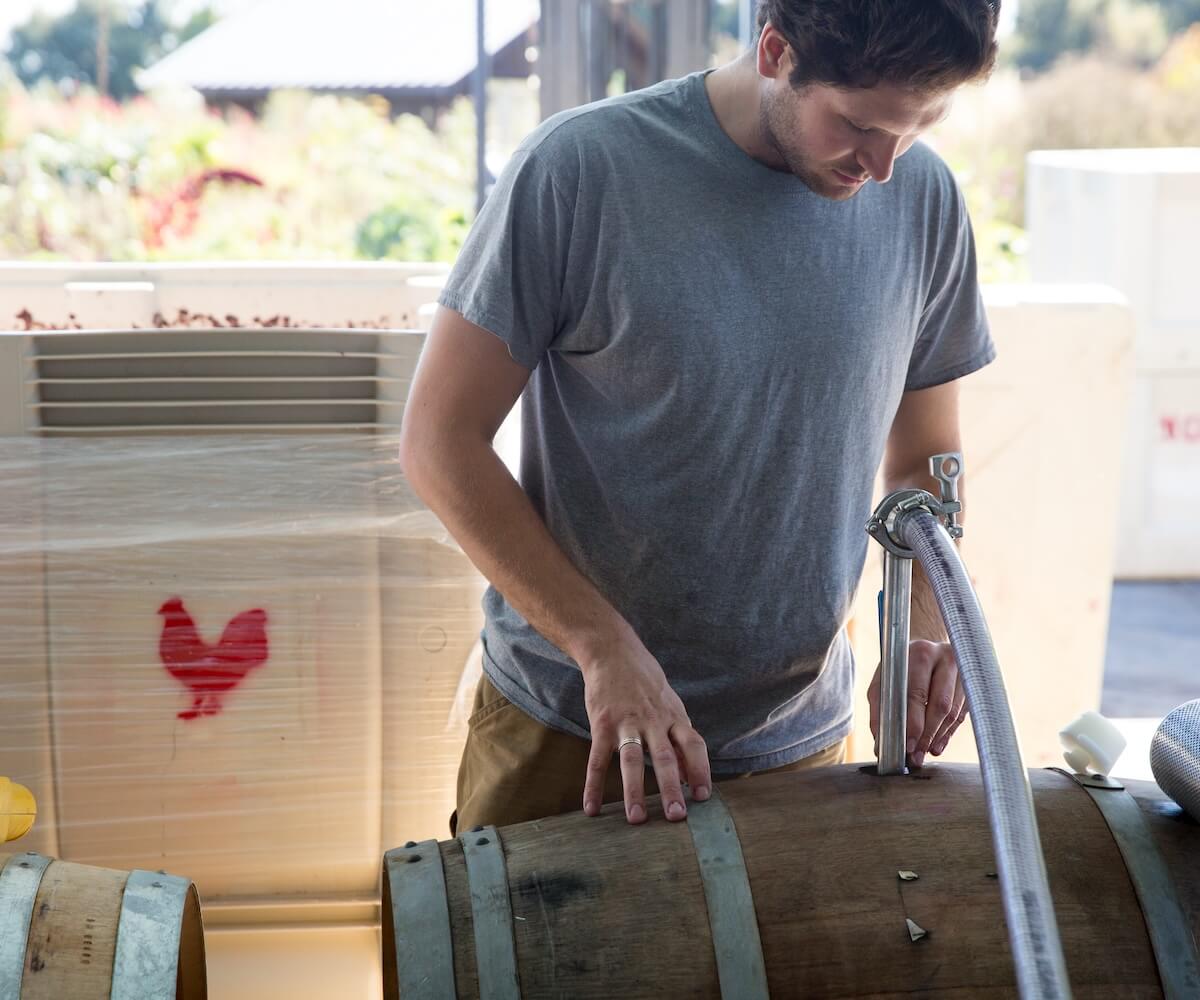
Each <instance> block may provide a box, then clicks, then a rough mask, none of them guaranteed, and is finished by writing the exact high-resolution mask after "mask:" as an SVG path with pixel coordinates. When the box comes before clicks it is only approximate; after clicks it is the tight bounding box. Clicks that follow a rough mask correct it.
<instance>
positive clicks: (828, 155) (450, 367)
mask: <svg viewBox="0 0 1200 1000" xmlns="http://www.w3.org/2000/svg"><path fill="white" fill-rule="evenodd" d="M997 7H998V2H997V3H996V4H992V3H989V2H986V0H891V2H887V3H884V2H879V0H763V2H762V3H761V6H760V11H759V25H760V37H759V40H758V43H757V45H756V46H755V48H754V49H753V50H752V51H750V52H748V53H746V54H745V55H744V56H743V57H742V58H740V59H738V60H737V61H735V62H733V63H731V64H730V65H728V66H725V67H723V68H721V69H719V70H716V71H715V72H711V73H708V74H695V75H692V76H689V77H687V78H685V79H683V80H674V81H668V82H666V83H662V84H658V85H656V86H654V87H650V88H648V89H647V90H644V91H640V92H637V93H633V94H627V95H624V96H622V97H618V98H615V99H612V100H608V101H603V102H600V103H598V104H593V105H589V106H587V107H584V108H578V109H575V110H573V111H569V112H565V113H563V114H560V115H557V116H555V117H553V118H551V119H549V120H548V121H546V122H544V123H543V124H542V125H541V126H540V127H539V128H538V129H536V130H535V131H534V132H533V134H532V135H531V136H530V137H529V138H528V139H527V140H526V141H525V142H524V143H523V144H522V146H521V147H520V149H519V150H518V151H517V153H516V155H515V156H514V157H513V159H512V161H511V163H510V164H509V165H508V167H507V168H506V169H505V171H504V173H503V176H501V178H500V179H499V181H498V183H497V185H496V188H495V190H494V191H493V193H492V195H491V197H490V199H489V200H488V202H487V204H486V206H485V207H484V209H483V211H482V212H481V214H480V216H479V218H478V220H477V221H476V223H475V226H474V229H473V230H472V233H471V235H470V237H469V239H468V241H467V244H466V246H465V247H464V248H463V252H462V255H461V256H460V258H459V261H458V263H457V265H456V266H455V268H454V270H453V272H452V274H451V276H450V279H449V281H448V283H447V285H446V288H445V290H444V292H443V294H442V296H441V298H440V308H439V310H438V312H437V315H436V317H435V319H434V322H433V326H432V329H431V331H430V335H429V340H428V342H427V344H426V348H425V351H424V354H423V356H422V358H421V362H420V365H419V367H418V370H417V374H416V377H415V380H414V383H413V386H412V391H411V394H410V397H409V403H408V407H407V411H406V414H405V422H404V429H403V435H402V444H401V458H402V462H403V465H404V469H405V472H406V474H407V475H408V477H409V480H410V482H411V483H412V485H413V487H414V489H416V490H417V492H418V493H419V494H420V495H421V496H422V497H423V498H424V499H425V501H426V502H427V503H428V504H429V506H430V507H431V508H432V509H433V510H434V511H435V512H436V513H437V514H438V515H439V516H440V517H441V518H442V520H443V521H444V522H445V524H446V525H447V527H448V528H449V529H450V530H451V532H453V534H454V535H455V537H456V538H457V539H458V540H459V542H460V543H461V544H462V546H463V548H464V550H465V551H466V552H467V554H468V555H469V556H470V557H471V559H472V560H473V561H474V562H475V564H476V565H477V566H478V567H479V569H480V570H481V571H482V572H483V573H484V575H485V576H487V577H488V579H489V580H490V581H491V583H492V584H493V586H492V588H491V589H490V590H489V591H488V594H487V596H486V598H485V601H484V607H485V612H486V627H485V630H484V635H483V639H484V650H485V651H484V674H485V676H484V678H483V680H482V681H481V683H480V687H479V690H478V692H477V694H476V701H475V711H474V714H473V715H472V718H471V720H470V725H469V736H468V740H467V746H466V750H465V752H464V756H463V761H462V765H461V769H460V773H459V782H458V786H459V787H458V810H457V825H458V827H460V828H470V827H472V826H475V825H477V824H489V823H495V824H499V825H503V824H508V823H513V822H519V821H522V820H526V819H533V818H536V817H540V816H544V815H548V814H551V813H556V812H563V811H569V810H574V809H578V808H580V806H582V807H583V809H584V810H585V811H586V812H587V813H588V814H590V815H595V814H596V813H597V812H598V811H599V809H600V806H601V804H602V802H607V801H611V800H618V799H621V798H623V799H624V803H625V812H626V816H627V818H628V820H629V821H630V822H631V823H639V822H642V821H644V820H645V819H646V808H645V797H646V795H647V794H648V793H652V792H653V791H654V790H655V789H657V790H658V791H659V792H660V793H661V796H662V799H661V803H662V809H663V813H664V814H665V816H666V818H667V819H668V820H673V821H677V820H681V819H683V818H684V817H685V816H686V814H687V805H686V802H685V797H684V791H683V786H684V784H686V785H687V786H689V787H690V791H691V795H692V796H693V798H695V799H697V800H703V799H705V798H707V797H708V796H709V794H710V790H711V782H712V781H713V780H714V778H715V779H720V778H723V777H730V776H735V775H744V774H750V773H756V772H762V771H767V770H774V769H793V768H799V767H806V766H814V765H818V764H824V763H836V762H838V761H840V760H841V759H842V748H843V746H844V741H845V737H846V736H847V734H848V733H849V731H850V726H851V708H852V706H851V701H852V691H853V673H854V665H853V660H852V655H851V652H850V648H849V644H848V642H847V639H846V634H845V629H844V626H845V623H846V620H847V617H848V615H849V610H850V607H851V603H852V599H853V594H854V590H855V588H856V586H857V583H858V579H859V575H860V571H861V568H862V565H863V561H864V558H865V554H866V546H867V536H866V533H865V531H864V530H863V525H864V524H865V521H866V517H867V515H868V514H869V513H870V510H871V501H872V487H873V480H874V476H875V472H876V470H877V469H878V468H879V466H880V463H881V461H882V462H883V468H884V476H885V480H886V483H887V486H888V488H889V489H890V488H893V487H898V486H921V485H924V486H926V487H928V488H933V483H932V481H931V480H930V479H929V477H928V468H927V462H928V457H929V456H930V455H932V454H934V453H938V452H945V451H953V450H958V449H959V434H958V416H957V386H956V381H957V380H958V379H959V378H961V377H962V376H964V375H966V374H968V373H970V372H972V371H974V370H976V369H978V368H980V367H982V366H983V365H985V364H987V363H988V362H989V361H991V359H992V357H993V354H994V352H993V348H992V344H991V340H990V338H989V335H988V331H987V326H986V320H985V318H984V313H983V308H982V305H981V302H980V296H979V289H978V287H977V283H976V274H975V257H974V247H973V238H972V234H971V229H970V225H969V222H968V220H967V215H966V211H965V208H964V206H963V201H962V197H961V195H960V193H959V191H958V189H957V187H956V185H955V183H954V181H953V178H952V177H951V175H950V173H949V171H948V170H947V168H946V167H945V166H944V164H942V163H941V161H940V160H939V159H938V158H937V157H936V156H935V155H934V154H933V153H932V152H931V151H930V150H929V149H927V148H926V147H924V146H921V145H916V146H914V142H915V140H916V139H917V136H918V135H919V134H920V133H921V132H922V131H924V130H925V129H927V128H929V127H930V126H931V125H933V124H934V123H935V122H937V121H939V120H940V119H941V118H942V117H944V115H945V114H946V113H947V111H948V110H949V106H950V100H951V96H952V94H953V92H954V90H955V89H956V88H957V87H958V86H960V85H962V84H963V83H966V82H968V81H972V80H976V79H979V78H981V77H983V76H986V74H987V73H988V72H989V71H990V69H991V67H992V64H993V61H994V58H995V41H994V34H995V27H996V16H997ZM901 157H903V158H901ZM522 391H524V392H525V403H524V406H523V413H522V419H523V455H522V468H521V476H520V478H521V483H520V485H518V484H517V482H516V481H515V480H514V479H513V478H512V477H511V476H510V475H509V474H508V473H507V471H506V470H505V468H504V466H503V465H502V463H501V462H500V460H499V459H498V458H497V456H496V454H495V452H494V451H493V449H492V447H491V441H492V438H493V437H494V435H495V432H496V430H497V428H498V427H499V425H500V423H501V421H502V420H503V418H504V416H505V415H506V414H507V413H508V412H509V410H510V409H511V408H512V406H513V404H514V402H515V401H516V400H517V398H518V396H520V394H521V393H522ZM915 589H916V593H915V606H914V615H913V626H912V634H913V636H914V641H913V644H912V646H911V649H910V655H911V667H910V676H909V715H908V718H909V729H908V734H907V736H908V750H909V751H910V753H911V754H912V756H911V762H912V763H914V764H917V765H919V764H920V763H921V761H922V760H923V758H924V755H925V754H926V753H928V752H932V753H934V754H939V753H941V752H942V751H943V750H944V748H945V745H946V741H947V740H948V739H949V738H950V736H951V735H952V734H953V732H954V731H955V730H956V729H957V728H958V726H959V725H960V724H961V722H962V721H963V718H964V717H965V714H966V708H965V700H964V696H963V690H962V684H961V681H960V680H959V678H958V673H957V667H956V665H955V662H954V657H953V653H952V651H951V650H950V647H949V646H948V644H946V643H945V642H944V641H943V640H944V638H945V633H944V631H943V630H942V625H941V621H940V617H939V616H938V613H937V610H936V607H935V605H934V603H933V600H932V596H931V594H930V593H929V589H928V585H927V584H926V583H925V581H924V580H923V579H920V578H919V577H918V580H917V582H916V588H915ZM877 705H878V674H877V675H876V681H875V683H873V685H872V695H871V713H872V728H873V729H875V727H876V721H875V720H876V716H877ZM614 753H615V754H616V755H617V757H618V760H619V771H618V770H617V769H614V768H613V767H611V766H610V765H611V763H612V758H613V755H614ZM647 758H648V761H649V766H647V763H646V761H647ZM454 827H455V820H454V819H453V818H452V820H451V828H452V831H453V829H454Z"/></svg>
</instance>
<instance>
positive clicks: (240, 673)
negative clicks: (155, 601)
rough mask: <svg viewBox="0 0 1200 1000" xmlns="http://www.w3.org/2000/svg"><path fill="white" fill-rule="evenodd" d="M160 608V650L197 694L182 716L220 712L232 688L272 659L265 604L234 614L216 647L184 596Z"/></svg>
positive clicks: (178, 676) (173, 670)
mask: <svg viewBox="0 0 1200 1000" xmlns="http://www.w3.org/2000/svg"><path fill="white" fill-rule="evenodd" d="M158 613H159V614H160V615H162V616H163V630H162V637H161V638H160V639H159V641H158V655H159V657H160V658H161V659H162V662H163V666H164V667H165V668H166V670H167V672H168V673H169V674H170V675H171V676H172V677H174V678H175V679H176V680H177V681H179V682H180V683H181V684H182V685H184V687H186V688H187V689H188V690H189V691H191V693H192V707H191V708H188V709H185V710H184V711H182V712H180V713H179V718H181V719H198V718H200V717H201V716H204V715H216V714H217V713H218V712H219V711H221V708H222V707H223V706H222V702H221V699H222V698H223V697H224V696H225V694H226V692H228V691H232V690H233V689H234V688H235V687H237V686H238V685H239V684H240V683H241V682H242V680H243V678H245V676H246V674H248V673H249V672H250V671H251V670H253V669H254V668H255V667H260V666H262V665H263V664H264V663H266V662H267V613H266V612H265V611H263V610H262V609H261V608H255V609H254V610H253V611H243V612H242V613H241V614H240V615H235V616H234V617H233V618H231V619H230V621H229V624H228V625H226V626H225V631H224V632H222V633H221V641H220V642H218V643H217V644H216V645H212V646H210V645H209V644H208V643H206V642H205V641H204V639H203V638H201V636H200V632H199V630H198V629H197V628H196V623H195V622H194V621H193V620H192V616H191V615H189V614H188V612H187V608H185V607H184V606H183V601H181V600H180V599H179V598H178V597H172V598H171V599H170V600H169V601H167V602H165V603H164V604H163V606H162V607H161V608H159V609H158Z"/></svg>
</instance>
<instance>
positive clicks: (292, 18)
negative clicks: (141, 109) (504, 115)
mask: <svg viewBox="0 0 1200 1000" xmlns="http://www.w3.org/2000/svg"><path fill="white" fill-rule="evenodd" d="M537 19H538V0H489V2H488V5H487V11H486V28H487V48H488V51H489V52H490V53H496V52H498V51H500V50H501V49H503V48H504V47H505V46H506V45H508V44H509V43H511V42H512V41H513V40H514V39H516V38H518V37H520V36H521V35H522V34H523V33H524V32H525V31H526V30H528V29H529V27H530V26H531V25H533V24H535V23H536V22H537ZM475 45H476V41H475V0H259V2H258V3H256V4H253V5H252V6H250V7H247V8H245V9H243V10H239V11H236V12H235V13H232V14H230V15H228V16H226V17H225V18H223V19H222V20H220V21H218V22H217V23H216V24H215V25H213V26H212V27H211V28H209V29H208V30H207V31H205V32H203V33H202V34H200V35H197V36H196V37H195V38H193V39H191V40H190V41H188V42H186V43H185V44H183V45H181V46H180V47H179V48H178V49H176V50H175V51H174V52H172V53H171V54H170V55H168V56H167V57H166V58H164V59H162V60H160V61H159V62H158V63H156V64H155V65H153V66H151V67H150V68H149V69H147V70H145V71H144V72H143V73H142V74H141V76H140V77H139V84H140V85H141V86H142V87H143V88H145V89H153V88H155V87H161V86H187V87H192V88H194V89H196V90H201V91H239V92H255V91H270V90H280V89H289V88H294V89H302V90H303V89H308V90H356V91H357V90H379V91H395V90H410V89H411V90H421V91H431V90H441V89H444V88H449V87H453V86H454V85H455V84H457V83H459V82H460V81H462V80H463V79H464V78H465V77H466V76H467V75H468V74H470V73H472V72H473V71H474V69H475Z"/></svg>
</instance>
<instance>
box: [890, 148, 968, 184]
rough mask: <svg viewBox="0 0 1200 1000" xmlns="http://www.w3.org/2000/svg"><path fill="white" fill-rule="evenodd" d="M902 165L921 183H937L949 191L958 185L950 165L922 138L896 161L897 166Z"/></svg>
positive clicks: (911, 176)
mask: <svg viewBox="0 0 1200 1000" xmlns="http://www.w3.org/2000/svg"><path fill="white" fill-rule="evenodd" d="M901 165H903V170H904V173H905V174H906V175H907V176H908V177H909V178H911V179H912V180H914V181H917V182H919V183H921V184H925V185H931V184H932V185H936V186H937V187H940V188H944V189H946V190H948V191H953V190H954V189H955V188H957V187H958V182H957V181H956V180H955V178H954V171H953V170H951V169H950V165H949V164H948V163H947V162H946V161H945V160H944V159H942V157H941V155H940V154H939V153H938V151H937V150H936V149H934V148H933V147H932V146H931V145H929V144H928V143H927V142H924V141H922V140H918V141H916V142H914V143H913V144H912V147H911V148H910V149H909V151H908V152H907V153H905V154H904V156H902V157H901V158H900V159H899V160H897V161H896V166H897V167H900V166H901Z"/></svg>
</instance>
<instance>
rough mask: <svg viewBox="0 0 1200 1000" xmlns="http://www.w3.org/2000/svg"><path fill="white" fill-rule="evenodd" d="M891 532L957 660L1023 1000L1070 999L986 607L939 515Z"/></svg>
mask: <svg viewBox="0 0 1200 1000" xmlns="http://www.w3.org/2000/svg"><path fill="white" fill-rule="evenodd" d="M895 533H896V536H897V537H898V538H899V540H900V541H901V542H902V543H903V544H905V545H907V546H908V547H909V548H910V549H912V550H913V552H914V553H915V554H916V558H917V560H918V561H919V562H920V563H921V566H922V568H923V569H924V570H925V575H926V576H927V577H928V578H929V582H930V584H931V586H932V587H933V593H934V596H935V597H936V598H937V603H938V607H939V608H941V611H942V618H943V620H944V621H945V623H946V631H947V632H948V633H949V635H950V643H951V645H952V646H953V647H954V655H955V656H956V658H957V659H958V669H959V673H960V674H961V675H962V681H963V689H964V691H965V692H966V696H967V705H968V707H969V708H970V711H971V725H972V726H973V727H974V729H975V742H976V744H977V745H978V747H979V769H980V770H981V771H982V772H983V790H984V796H985V799H986V801H987V809H988V819H989V821H990V823H991V828H992V844H993V847H994V849H995V852H996V864H997V870H998V872H999V875H1000V891H1001V895H1002V897H1003V900H1004V916H1005V920H1006V921H1007V923H1008V936H1009V939H1010V940H1011V941H1012V949H1013V962H1014V963H1015V965H1016V972H1017V985H1018V988H1019V989H1020V993H1021V997H1022V1000H1035V998H1036V1000H1067V998H1069V997H1070V996H1071V986H1070V983H1069V981H1068V980H1067V964H1066V961H1065V960H1064V958H1063V951H1062V942H1061V940H1060V939H1059V936H1058V922H1057V920H1056V919H1055V915H1054V903H1053V901H1052V900H1051V898H1050V884H1049V882H1048V881H1047V879H1046V862H1045V859H1044V858H1043V857H1042V844H1041V840H1040V839H1039V838H1038V829H1037V819H1036V818H1035V816H1034V812H1033V795H1032V793H1031V792H1030V790H1029V777H1028V775H1027V774H1026V772H1025V765H1024V763H1023V762H1022V760H1021V750H1020V748H1019V747H1018V745H1017V733H1016V730H1015V729H1014V728H1013V721H1012V713H1011V712H1010V711H1009V708H1008V696H1007V695H1006V694H1005V691H1004V679H1003V678H1002V677H1001V676H1000V664H999V662H998V661H997V660H996V651H995V650H994V649H993V648H992V637H991V634H990V633H989V632H988V627H987V622H986V621H985V620H984V617H983V610H982V609H981V608H980V606H979V600H978V599H977V598H976V596H975V590H974V588H973V587H972V586H971V580H970V577H969V576H968V575H967V570H966V567H965V566H964V565H963V562H962V560H961V559H960V558H959V555H958V550H957V549H956V548H955V546H954V542H953V541H952V540H951V538H950V535H949V533H948V532H947V531H946V529H945V528H944V527H943V526H942V525H941V523H940V522H939V521H938V520H937V518H935V517H934V516H933V515H932V514H930V513H929V512H928V511H926V510H921V509H918V510H913V511H911V512H908V513H904V514H901V515H900V516H899V517H898V518H897V519H896V527H895Z"/></svg>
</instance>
